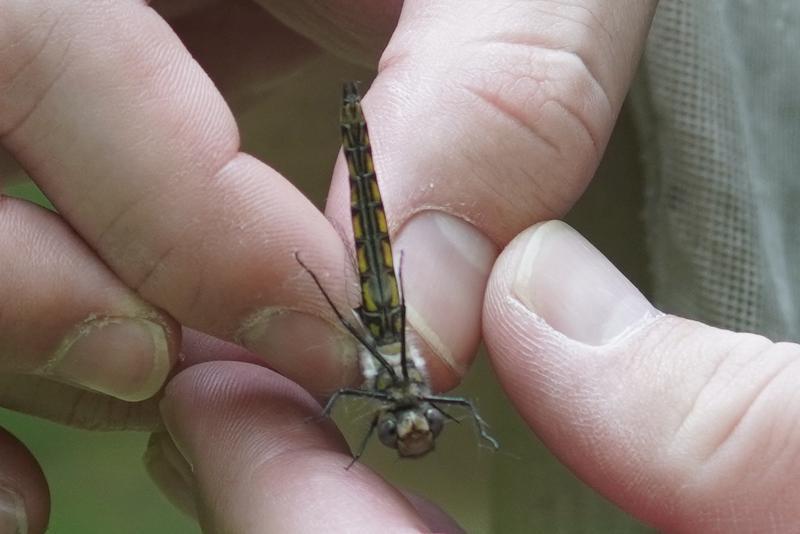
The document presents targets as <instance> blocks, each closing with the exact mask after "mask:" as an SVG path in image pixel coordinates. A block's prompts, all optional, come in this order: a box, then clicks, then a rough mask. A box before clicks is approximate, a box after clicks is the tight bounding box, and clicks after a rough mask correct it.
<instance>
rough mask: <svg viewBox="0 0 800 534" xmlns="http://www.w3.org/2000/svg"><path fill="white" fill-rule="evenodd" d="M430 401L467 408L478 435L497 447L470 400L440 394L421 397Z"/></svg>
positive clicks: (498, 445) (486, 425) (495, 441)
mask: <svg viewBox="0 0 800 534" xmlns="http://www.w3.org/2000/svg"><path fill="white" fill-rule="evenodd" d="M422 399H423V400H426V401H428V402H431V403H437V402H438V403H440V404H454V405H457V406H463V407H464V408H466V409H467V410H469V413H470V415H472V419H474V420H475V425H476V426H477V427H478V433H479V434H480V436H481V437H482V438H483V439H484V440H486V441H488V442H489V443H490V444H491V445H492V447H493V448H494V449H499V448H500V444H499V443H498V442H497V440H496V439H494V438H493V437H492V436H491V435H490V434H489V432H488V430H487V429H488V428H489V425H488V424H486V421H484V420H483V418H482V417H481V416H480V414H479V413H478V410H477V409H476V408H475V405H474V404H472V401H471V400H469V399H465V398H463V397H446V396H442V395H428V396H426V397H423V398H422Z"/></svg>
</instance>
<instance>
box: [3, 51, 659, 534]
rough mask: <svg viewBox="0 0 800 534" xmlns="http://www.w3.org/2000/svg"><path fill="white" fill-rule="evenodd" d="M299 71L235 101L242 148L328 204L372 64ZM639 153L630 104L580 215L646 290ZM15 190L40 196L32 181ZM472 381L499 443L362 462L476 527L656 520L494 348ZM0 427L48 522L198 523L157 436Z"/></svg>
mask: <svg viewBox="0 0 800 534" xmlns="http://www.w3.org/2000/svg"><path fill="white" fill-rule="evenodd" d="M290 78H291V79H290V80H289V81H288V83H284V84H279V85H275V86H273V87H268V88H264V89H263V91H262V92H260V93H259V94H258V95H248V96H246V97H244V98H239V99H237V100H236V101H235V102H232V105H233V107H234V111H235V112H236V114H237V117H238V120H239V124H240V127H241V131H242V143H243V150H245V151H247V152H250V153H252V154H254V155H255V156H257V157H259V158H261V159H262V160H264V161H267V162H268V163H270V164H271V165H272V166H274V167H275V168H277V169H278V170H279V171H281V172H282V173H283V174H284V175H285V176H287V177H290V178H291V179H292V180H293V181H294V182H295V183H296V184H297V185H298V187H300V188H301V189H303V190H304V191H305V192H306V193H307V194H308V195H309V196H310V197H311V198H312V199H314V201H315V202H316V203H317V205H319V206H321V205H322V204H323V202H324V195H325V190H326V186H327V182H328V179H329V176H330V172H331V169H332V167H333V162H334V159H335V156H336V153H337V150H338V134H337V114H338V108H337V105H338V98H339V94H340V84H341V81H342V80H346V79H361V80H365V81H368V80H369V79H370V78H371V73H369V72H366V71H362V70H359V69H356V68H354V67H352V66H349V65H346V64H344V63H342V62H340V61H338V60H336V59H334V58H331V57H328V56H320V57H319V58H318V60H316V61H314V62H313V63H312V64H310V65H309V66H308V67H307V68H305V69H304V70H303V71H302V72H295V73H292V74H291V75H290ZM638 157H639V151H638V149H637V147H636V144H635V138H634V136H633V135H632V127H631V123H630V121H629V120H628V119H627V116H626V114H625V113H624V112H623V115H622V117H621V119H620V123H619V125H618V127H617V129H616V131H615V134H614V136H613V138H612V141H611V145H610V147H609V150H608V151H607V154H606V157H605V160H604V161H603V164H602V165H601V168H600V170H599V171H598V176H597V178H596V180H595V181H594V183H593V185H592V186H591V187H590V189H589V191H588V192H587V194H586V195H585V197H584V198H583V199H582V200H581V202H580V203H579V204H578V205H577V206H576V208H575V209H574V210H573V212H572V213H571V214H570V216H569V217H568V221H569V222H570V223H571V224H573V225H574V226H576V227H577V228H578V229H579V230H580V231H581V232H583V233H584V235H586V236H587V237H588V238H589V239H590V240H591V241H592V242H593V243H595V244H596V245H597V246H598V248H600V249H601V250H602V251H603V252H604V253H606V254H607V255H608V256H609V257H610V258H611V259H612V261H613V262H614V263H615V264H616V265H617V266H618V267H620V268H621V269H622V270H623V272H625V273H626V274H627V275H628V276H629V277H630V278H631V279H632V280H633V281H634V283H635V284H636V285H637V286H638V287H640V288H642V289H643V290H644V291H645V293H647V289H648V282H647V273H646V269H645V265H644V258H645V253H644V237H643V233H642V225H641V223H640V220H639V211H640V207H641V204H642V190H641V185H640V182H639V177H640V172H639V169H638ZM7 192H9V193H11V194H14V195H17V196H24V197H28V198H32V199H35V200H38V201H41V200H42V199H41V197H37V195H38V193H37V191H36V190H35V188H33V187H31V186H29V185H23V186H17V187H15V188H12V189H11V190H10V191H7ZM460 391H462V392H463V393H464V394H466V395H468V396H470V397H472V398H473V399H475V400H476V401H477V403H478V405H479V407H480V409H481V411H482V413H483V415H484V418H486V419H487V420H488V421H489V422H490V424H491V425H492V428H493V432H495V434H496V435H497V437H498V438H499V439H500V441H501V443H502V448H501V450H500V451H499V452H497V453H492V452H490V451H487V450H485V449H483V448H480V447H479V446H478V441H477V439H476V434H475V431H474V429H473V428H472V427H471V426H470V425H467V424H464V425H458V426H454V425H451V426H450V427H449V428H448V432H446V433H444V434H443V437H442V440H441V443H440V445H439V446H438V448H437V452H436V453H435V454H433V455H429V456H428V457H426V458H424V459H422V460H418V461H402V462H401V461H399V460H398V459H397V458H396V457H395V456H394V455H393V454H392V453H391V452H390V451H388V450H385V449H383V448H382V447H379V446H375V444H373V446H371V447H370V448H369V449H368V452H367V454H366V456H365V458H364V462H365V463H367V464H369V465H372V466H374V467H375V468H376V469H377V470H378V471H379V472H380V473H382V474H384V475H385V476H386V477H387V478H388V479H390V480H392V481H394V482H396V483H398V484H399V485H400V486H402V487H405V488H409V489H412V490H414V491H416V492H418V493H420V494H422V495H425V496H427V497H429V498H431V499H432V500H433V501H435V502H437V503H439V504H440V505H441V506H442V507H443V508H444V509H445V510H447V511H448V512H449V513H451V514H452V515H453V516H454V517H455V518H456V519H457V520H458V521H459V522H460V524H461V525H462V526H463V527H464V528H465V529H466V530H467V531H469V532H502V533H514V532H558V533H561V532H563V533H568V532H618V533H623V532H648V531H649V529H648V528H647V527H644V526H643V525H641V524H639V523H638V522H636V521H635V520H633V519H632V518H630V517H629V516H627V515H626V514H624V513H622V512H621V511H619V510H618V509H617V508H616V507H614V506H613V505H612V504H610V503H608V502H607V501H605V500H604V499H603V498H601V497H599V496H598V495H597V494H595V493H594V492H592V491H591V490H589V489H588V488H586V487H585V486H584V485H583V484H581V483H580V482H579V481H577V480H576V479H575V478H574V477H573V476H572V475H571V474H570V473H569V471H567V470H566V469H565V468H564V467H562V466H561V465H560V464H559V463H558V462H557V461H556V460H555V459H554V458H553V457H552V455H550V453H549V452H548V451H547V450H546V449H544V447H543V446H542V445H541V444H540V443H539V442H538V441H537V440H536V438H535V437H534V436H533V435H532V434H531V432H530V431H529V430H527V428H526V427H525V426H524V424H523V423H522V422H521V420H520V419H519V418H518V417H517V416H516V415H515V413H514V411H513V409H512V408H511V407H510V406H509V404H508V403H507V401H506V399H505V398H504V396H503V394H502V392H501V391H500V390H499V388H498V387H497V386H496V385H495V383H494V381H493V379H492V375H491V369H490V368H489V366H488V364H487V363H486V359H485V356H483V355H482V356H481V358H479V360H478V363H477V364H476V366H475V367H474V368H473V370H472V372H471V374H470V376H469V377H468V378H467V380H466V382H465V383H464V384H463V385H462V387H461V388H460ZM359 413H362V414H363V412H359V410H358V408H357V407H353V408H350V409H346V410H339V411H338V412H337V419H338V420H339V421H340V422H342V425H343V428H344V432H345V433H346V434H347V436H348V438H349V439H350V442H351V443H353V441H354V440H357V439H358V438H359V437H360V436H361V435H362V434H361V433H362V432H363V429H364V426H365V425H366V420H365V419H364V418H363V417H360V416H359V415H358V414H359ZM0 424H2V425H3V426H5V427H6V428H8V429H9V430H10V431H11V432H13V433H14V434H16V435H17V436H18V437H19V438H20V439H21V440H22V441H23V442H24V443H25V444H27V446H28V447H29V448H30V449H31V451H32V452H33V453H34V454H35V455H36V457H37V458H38V460H39V461H40V463H41V465H42V467H43V469H44V472H45V474H46V476H47V478H48V480H49V483H50V487H51V491H52V515H51V527H50V532H54V533H58V534H71V533H80V534H92V533H119V534H126V533H136V534H139V533H176V534H180V533H191V532H197V531H198V529H197V527H196V526H195V524H194V522H193V521H192V520H190V519H188V518H186V517H185V516H183V515H181V514H180V513H179V512H177V511H176V510H175V509H173V508H172V507H171V506H170V505H169V504H168V503H167V502H166V500H165V499H164V498H162V497H161V495H159V493H158V491H157V490H156V488H155V486H154V485H153V484H152V483H151V482H150V481H149V479H148V478H147V475H146V473H145V471H144V468H143V465H142V462H141V456H142V453H143V452H144V449H145V444H146V440H147V435H145V434H140V433H133V432H107V433H98V432H94V433H92V432H87V431H81V430H74V429H70V428H66V427H63V426H59V425H55V424H52V423H49V422H46V421H42V420H39V419H34V418H31V417H28V416H25V415H21V414H16V413H12V412H9V411H6V410H0ZM484 480H489V481H490V483H489V484H488V485H487V484H485V483H484V482H483V481H484Z"/></svg>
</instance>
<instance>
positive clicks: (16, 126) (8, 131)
mask: <svg viewBox="0 0 800 534" xmlns="http://www.w3.org/2000/svg"><path fill="white" fill-rule="evenodd" d="M59 21H60V19H57V20H56V21H55V22H54V23H53V25H52V27H51V28H50V30H48V33H47V35H46V36H45V38H44V39H43V42H42V46H41V48H40V49H39V50H38V51H37V52H36V54H35V55H34V57H32V58H31V60H30V61H29V62H28V63H26V64H25V65H24V66H23V68H21V69H20V71H19V72H17V73H16V76H21V75H22V71H24V70H27V69H28V68H32V67H34V66H35V65H36V64H37V60H38V59H39V56H40V55H41V54H43V53H44V51H45V49H46V48H47V43H48V42H49V40H50V39H51V37H52V34H53V32H54V31H55V28H56V26H57V25H58V22H59ZM71 48H72V40H71V39H70V40H68V41H67V42H66V43H65V44H64V51H63V52H62V54H61V58H60V59H59V61H58V67H57V68H56V69H55V72H54V74H53V76H52V78H51V79H50V80H48V81H47V82H46V83H45V84H44V86H43V87H42V88H41V90H40V91H39V94H38V95H37V97H36V98H35V100H34V102H32V103H31V106H30V107H29V108H28V109H27V110H25V111H23V113H22V115H20V117H19V118H18V119H17V120H16V121H15V122H14V123H12V124H10V125H9V126H8V127H7V128H5V129H4V130H0V142H3V143H5V142H6V141H7V140H8V139H10V138H11V137H13V136H14V133H16V132H17V131H19V130H20V129H21V128H22V127H23V126H24V125H25V123H26V122H27V121H28V119H29V118H30V117H31V116H32V115H33V114H34V113H35V112H36V111H37V110H38V109H39V105H40V104H41V103H42V102H43V101H44V99H45V98H46V97H47V95H48V94H50V93H51V91H52V90H53V88H54V87H55V86H56V84H57V83H58V81H59V80H60V79H61V77H62V76H64V74H65V73H66V72H67V69H68V67H69V61H67V58H68V57H69V52H70V50H71ZM13 78H14V75H12V77H11V79H12V80H13ZM8 85H9V86H11V85H13V81H12V82H9V83H8ZM26 170H27V169H26Z"/></svg>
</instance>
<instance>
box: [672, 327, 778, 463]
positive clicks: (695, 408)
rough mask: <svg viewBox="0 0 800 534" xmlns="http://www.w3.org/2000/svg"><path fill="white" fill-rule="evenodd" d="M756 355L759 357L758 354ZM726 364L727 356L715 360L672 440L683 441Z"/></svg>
mask: <svg viewBox="0 0 800 534" xmlns="http://www.w3.org/2000/svg"><path fill="white" fill-rule="evenodd" d="M674 337H675V336H667V339H674ZM734 348H735V347H734ZM765 348H766V347H765ZM763 350H764V349H762V351H763ZM762 351H759V352H762ZM700 352H702V348H701V349H700ZM756 357H757V356H756ZM726 364H730V361H729V359H728V358H727V357H720V358H718V359H717V361H716V362H715V364H714V366H713V368H712V369H710V372H709V373H708V376H707V378H706V379H705V380H704V382H705V384H704V385H703V386H702V387H700V388H699V389H698V390H697V392H696V393H695V395H694V396H693V397H694V398H693V399H692V404H691V406H689V408H688V410H686V411H685V413H684V414H683V416H682V417H681V423H680V426H679V427H678V428H677V429H675V430H674V431H672V432H671V434H672V441H673V442H675V441H682V439H680V436H682V435H683V434H684V433H685V432H688V431H689V425H690V420H691V419H692V416H693V415H694V414H695V413H697V412H701V411H702V408H701V407H700V405H701V403H702V402H703V400H702V398H703V396H704V393H706V391H707V388H708V387H709V386H710V385H711V384H716V383H717V382H719V380H720V379H719V378H718V376H719V374H720V371H721V370H722V369H723V368H725V367H726ZM726 370H727V369H726ZM706 404H707V401H706ZM732 430H733V429H731V430H730V431H729V432H728V433H727V436H729V435H730V433H731V432H732ZM724 441H725V439H724V437H721V438H720V440H717V444H716V445H712V446H711V450H710V451H709V453H707V454H705V455H701V456H700V458H699V460H700V461H701V462H707V461H709V460H710V457H711V456H713V455H714V453H715V452H716V451H718V450H719V448H720V447H721V446H722V445H723V444H724Z"/></svg>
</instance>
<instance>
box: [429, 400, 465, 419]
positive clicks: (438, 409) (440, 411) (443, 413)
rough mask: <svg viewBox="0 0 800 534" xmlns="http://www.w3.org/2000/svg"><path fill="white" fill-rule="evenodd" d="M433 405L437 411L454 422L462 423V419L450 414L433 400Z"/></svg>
mask: <svg viewBox="0 0 800 534" xmlns="http://www.w3.org/2000/svg"><path fill="white" fill-rule="evenodd" d="M431 406H433V408H434V409H435V410H436V411H437V412H439V413H440V414H442V415H443V416H444V417H445V419H449V420H451V421H453V422H454V423H459V424H461V421H459V420H458V419H457V418H455V417H453V416H452V415H450V414H449V413H447V412H446V411H444V410H442V409H441V408H440V407H438V406H436V405H435V404H434V403H432V402H431Z"/></svg>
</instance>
